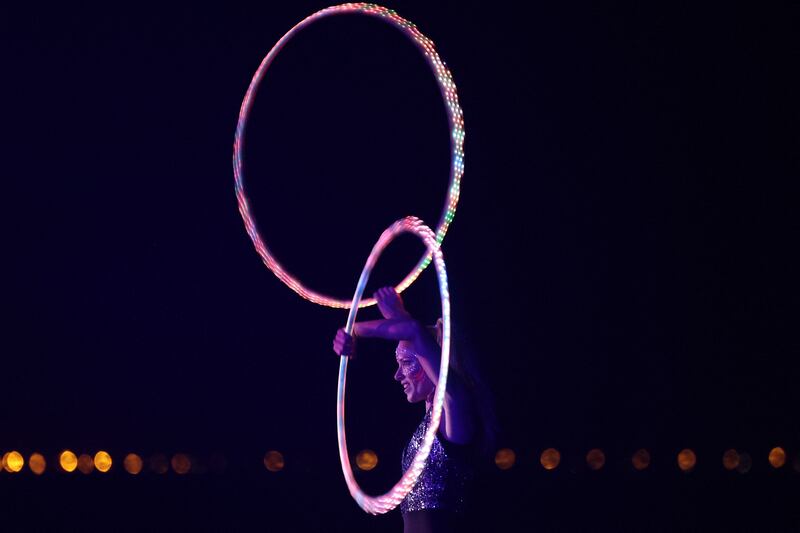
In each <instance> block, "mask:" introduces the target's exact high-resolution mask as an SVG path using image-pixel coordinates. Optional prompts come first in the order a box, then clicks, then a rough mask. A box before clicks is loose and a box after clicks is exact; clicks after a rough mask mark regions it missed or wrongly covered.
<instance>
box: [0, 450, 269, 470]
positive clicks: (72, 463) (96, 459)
mask: <svg viewBox="0 0 800 533" xmlns="http://www.w3.org/2000/svg"><path fill="white" fill-rule="evenodd" d="M217 459H219V461H217V463H218V465H220V466H218V468H214V470H218V471H221V470H223V469H224V458H223V457H221V456H219V457H217ZM113 464H114V461H113V460H112V458H111V455H110V454H109V453H108V452H106V451H103V450H101V451H99V452H97V453H95V454H94V456H92V455H89V454H86V453H84V454H81V455H76V454H75V453H74V452H73V451H71V450H64V451H63V452H61V453H60V454H59V455H58V467H59V470H60V471H61V472H66V473H71V472H74V471H76V470H77V471H79V472H82V473H84V474H91V473H92V472H93V471H95V470H97V471H98V472H101V473H106V472H108V471H110V470H111V467H112V466H113ZM149 464H150V470H152V471H153V472H155V473H157V474H166V473H167V472H168V471H169V469H170V466H171V467H172V470H173V471H174V472H175V473H177V474H188V473H189V472H193V471H194V472H197V471H203V469H198V468H196V467H197V465H196V464H194V463H193V461H192V458H191V457H190V456H189V455H187V454H184V453H176V454H175V455H173V456H172V458H171V459H170V460H169V461H167V458H166V456H164V455H162V454H156V455H154V456H153V457H151V458H150V460H149ZM122 466H123V468H124V469H125V471H126V472H128V473H129V474H132V475H136V474H139V473H141V472H142V470H143V469H144V460H143V459H142V458H141V457H140V456H139V455H137V454H135V453H129V454H128V455H126V456H125V458H124V459H123V460H122ZM264 466H265V467H266V468H267V469H268V470H269V471H271V472H278V471H280V470H282V469H283V466H284V460H283V455H282V454H281V453H280V452H277V451H270V452H267V454H266V455H265V456H264ZM24 467H25V458H24V457H23V455H22V454H21V453H20V452H18V451H10V452H6V453H5V454H3V458H2V461H1V462H0V472H3V471H5V472H10V473H17V472H21V471H22V470H23V468H24ZM28 468H29V469H30V470H31V472H33V473H34V474H36V475H41V474H43V473H44V471H45V469H46V468H47V460H46V459H45V457H44V456H43V455H42V454H40V453H32V454H31V455H30V457H29V458H28Z"/></svg>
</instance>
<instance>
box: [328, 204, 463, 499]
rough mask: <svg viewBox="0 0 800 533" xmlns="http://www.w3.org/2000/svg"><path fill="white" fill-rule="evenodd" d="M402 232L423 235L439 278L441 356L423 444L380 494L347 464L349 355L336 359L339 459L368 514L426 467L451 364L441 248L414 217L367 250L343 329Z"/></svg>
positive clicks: (353, 492)
mask: <svg viewBox="0 0 800 533" xmlns="http://www.w3.org/2000/svg"><path fill="white" fill-rule="evenodd" d="M401 233H413V234H415V235H417V236H418V237H419V238H420V239H422V240H423V242H424V243H425V246H426V247H427V248H428V253H429V254H430V255H431V256H432V258H433V264H434V266H435V267H436V275H437V277H438V278H439V295H440V298H441V301H442V321H443V328H442V332H443V333H442V357H441V364H440V367H439V383H437V384H436V393H435V394H434V396H433V413H432V415H431V423H430V425H429V426H428V430H427V431H426V432H425V437H424V438H423V441H422V446H420V447H419V449H418V450H417V454H416V455H415V456H414V461H413V462H412V463H411V466H410V467H409V468H408V470H406V471H405V473H403V477H401V478H400V481H398V482H397V483H396V484H395V486H394V487H392V488H391V489H390V490H389V492H387V493H386V494H383V495H381V496H369V495H367V494H365V493H364V491H363V490H361V487H360V486H359V485H358V482H356V480H355V477H354V476H353V469H352V468H351V467H350V457H349V456H348V454H347V436H346V435H345V429H344V390H345V384H346V381H347V362H348V359H349V358H347V357H342V358H341V361H340V362H339V388H338V391H337V396H336V430H337V435H338V437H339V459H340V460H341V462H342V472H343V473H344V479H345V481H346V482H347V488H348V489H350V495H351V496H352V497H353V499H354V500H355V501H356V503H358V505H359V506H360V507H361V508H362V509H364V510H365V511H366V512H368V513H371V514H383V513H387V512H389V511H391V510H392V509H394V508H395V507H397V506H398V505H399V504H400V502H401V501H403V498H405V497H406V494H408V492H409V491H410V490H411V489H412V488H413V487H414V484H415V483H416V482H417V479H418V478H419V475H420V473H422V469H423V468H425V461H426V460H427V459H428V454H429V453H430V451H431V446H432V445H433V439H434V438H435V436H436V431H437V430H438V429H439V422H440V420H441V417H442V407H443V406H444V393H445V389H446V387H447V372H448V369H449V367H450V292H449V289H448V287H447V270H446V268H445V264H444V257H443V256H442V250H441V248H440V246H439V243H438V242H437V241H436V234H434V233H433V231H432V230H431V229H430V228H429V227H428V226H426V225H425V224H424V223H423V222H422V221H421V220H420V219H418V218H416V217H406V218H403V219H400V220H398V221H397V222H395V223H394V224H392V225H391V226H389V228H388V229H386V231H384V232H383V234H382V235H381V237H380V239H378V242H377V243H376V244H375V246H374V247H373V248H372V253H370V254H369V258H368V259H367V262H366V264H365V265H364V270H362V271H361V277H360V278H359V279H358V286H357V287H356V292H355V295H354V296H353V303H352V305H351V306H350V314H349V315H348V316H347V325H346V326H345V331H346V332H347V333H348V334H352V332H353V324H355V321H356V314H357V313H358V303H359V300H361V296H362V295H363V294H364V289H365V287H366V286H367V280H368V279H369V275H370V273H371V272H372V269H373V267H374V266H375V264H376V263H377V261H378V258H379V257H380V255H381V253H382V252H383V250H384V248H386V246H387V245H388V244H389V243H390V242H392V240H394V238H395V237H397V236H398V235H399V234H401Z"/></svg>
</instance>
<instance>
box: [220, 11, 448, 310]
mask: <svg viewBox="0 0 800 533" xmlns="http://www.w3.org/2000/svg"><path fill="white" fill-rule="evenodd" d="M341 14H361V15H368V16H371V17H375V18H377V19H379V20H383V21H385V22H387V23H389V24H390V25H392V26H394V27H395V28H397V29H398V30H400V31H401V32H403V34H404V35H405V36H406V37H408V38H409V39H410V40H411V42H412V43H414V44H415V45H416V46H417V48H418V49H419V50H420V52H421V53H422V55H423V56H424V58H425V61H427V63H428V65H429V66H430V68H431V71H432V73H433V75H434V77H435V78H436V83H437V84H438V85H439V90H440V92H441V95H442V99H443V100H444V103H445V109H446V111H447V117H448V120H449V123H450V183H449V186H448V188H447V198H446V199H445V203H444V207H443V210H442V214H441V216H440V219H439V224H438V226H437V228H436V235H435V236H436V243H437V244H441V243H442V240H443V239H444V236H445V234H446V233H447V228H448V227H449V226H450V223H451V222H452V221H453V218H454V217H455V214H456V205H457V204H458V197H459V195H460V193H461V176H462V175H463V174H464V113H463V112H462V111H461V106H460V105H459V103H458V93H457V92H456V85H455V83H454V82H453V76H452V74H451V73H450V70H449V69H448V68H447V66H446V65H445V63H444V61H442V59H441V58H440V57H439V54H438V53H437V52H436V48H435V46H434V44H433V41H431V40H430V39H429V38H428V37H426V36H425V35H423V34H422V32H420V31H419V30H418V29H417V27H416V26H415V25H414V23H413V22H409V21H408V20H406V19H404V18H403V17H401V16H400V15H398V14H397V13H395V12H394V11H393V10H391V9H387V8H385V7H382V6H379V5H376V4H368V3H351V4H341V5H337V6H331V7H328V8H325V9H323V10H321V11H317V12H316V13H314V14H312V15H310V16H308V17H306V18H305V19H303V20H302V21H300V22H299V23H297V24H296V25H295V26H294V27H293V28H292V29H290V30H289V31H288V32H287V33H286V34H285V35H284V36H283V37H281V38H280V40H279V41H278V42H277V43H275V45H274V46H273V47H272V49H271V50H270V51H269V53H268V54H267V55H266V57H265V58H264V59H263V61H262V62H261V65H260V66H259V67H258V70H256V73H255V75H254V76H253V79H252V81H251V82H250V86H249V87H248V89H247V93H246V94H245V96H244V100H243V101H242V107H241V109H240V111H239V122H238V123H237V125H236V135H235V137H234V141H233V174H234V179H235V187H236V199H237V201H238V203H239V213H240V214H241V215H242V219H243V220H244V226H245V229H246V230H247V234H248V235H249V236H250V239H251V240H252V241H253V245H254V246H255V249H256V251H257V252H258V254H259V255H260V256H261V260H262V261H263V263H264V265H266V267H267V268H268V269H270V270H271V271H272V272H273V273H274V274H275V276H277V278H278V279H280V280H281V281H282V282H283V283H285V284H286V285H287V286H288V287H289V288H290V289H292V290H293V291H295V292H296V293H297V294H299V295H300V296H302V297H303V298H305V299H306V300H309V301H311V302H314V303H317V304H320V305H325V306H328V307H336V308H341V309H349V308H350V305H351V302H350V300H344V299H338V298H334V297H331V296H327V295H325V294H322V293H318V292H316V291H314V290H312V289H310V288H308V287H306V286H305V285H304V284H303V283H302V282H301V281H300V279H298V278H296V277H295V276H294V275H292V274H291V273H290V272H289V271H287V270H286V269H285V268H284V267H283V266H282V265H281V263H280V262H278V260H277V258H276V257H275V256H274V255H273V253H272V251H271V250H270V249H269V247H268V246H267V244H266V242H265V241H264V239H263V238H262V237H261V234H260V233H259V231H258V227H257V225H256V221H255V218H254V215H253V213H252V211H251V210H250V202H249V200H248V198H247V194H246V192H245V186H244V182H245V178H244V144H245V131H246V129H247V121H248V118H249V115H250V110H251V108H252V107H253V101H254V99H255V96H256V93H257V92H258V87H259V85H260V84H261V81H262V79H263V78H264V75H265V74H266V72H267V70H268V69H269V67H270V65H271V64H272V61H273V60H274V59H275V57H276V56H277V55H278V52H280V50H281V48H283V46H284V45H285V44H286V43H287V42H288V41H289V40H290V39H291V38H292V37H293V36H294V35H295V34H296V33H297V32H299V31H300V30H301V29H303V28H305V27H306V26H308V25H309V24H311V23H312V22H314V21H317V20H320V19H322V18H325V17H328V16H331V15H341ZM430 262H431V253H430V251H427V252H426V253H425V254H424V255H423V256H422V258H421V259H420V260H419V262H418V263H417V265H416V266H415V267H414V268H413V269H412V270H411V272H410V273H409V274H408V275H406V277H405V279H403V280H402V281H401V282H400V283H399V284H398V285H397V287H396V289H395V290H397V292H398V293H401V292H403V291H404V290H405V289H407V288H408V287H409V286H410V285H411V284H412V283H413V282H414V280H416V279H417V277H418V276H419V275H420V274H421V273H422V271H423V270H425V268H426V267H427V266H428V264H429V263H430ZM374 304H375V299H374V298H366V299H364V300H359V305H360V306H361V307H367V306H370V305H374Z"/></svg>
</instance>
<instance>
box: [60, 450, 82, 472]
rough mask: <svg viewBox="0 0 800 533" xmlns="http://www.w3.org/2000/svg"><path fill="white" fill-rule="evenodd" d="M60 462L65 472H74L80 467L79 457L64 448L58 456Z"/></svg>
mask: <svg viewBox="0 0 800 533" xmlns="http://www.w3.org/2000/svg"><path fill="white" fill-rule="evenodd" d="M58 464H60V465H61V468H62V469H63V470H64V472H74V471H75V469H76V468H77V467H78V458H77V457H76V456H75V454H74V453H72V452H71V451H69V450H64V451H63V452H61V455H59V456H58Z"/></svg>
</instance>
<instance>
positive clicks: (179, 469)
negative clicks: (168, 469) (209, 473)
mask: <svg viewBox="0 0 800 533" xmlns="http://www.w3.org/2000/svg"><path fill="white" fill-rule="evenodd" d="M170 463H171V464H172V469H173V470H174V471H175V473H176V474H181V475H183V474H188V473H189V470H191V469H192V460H191V459H189V456H188V455H186V454H183V453H176V454H175V455H173V456H172V461H170Z"/></svg>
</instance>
